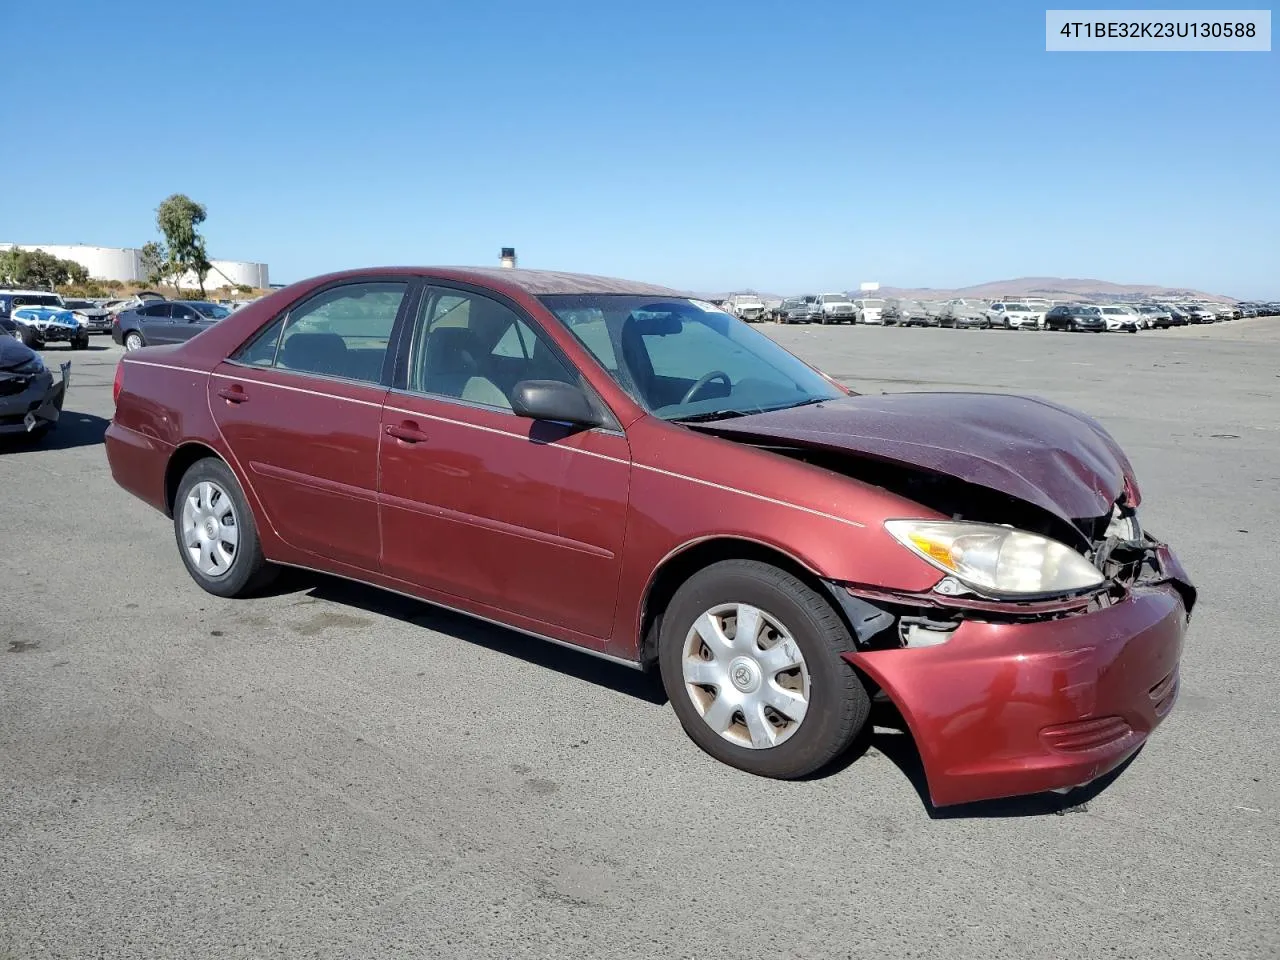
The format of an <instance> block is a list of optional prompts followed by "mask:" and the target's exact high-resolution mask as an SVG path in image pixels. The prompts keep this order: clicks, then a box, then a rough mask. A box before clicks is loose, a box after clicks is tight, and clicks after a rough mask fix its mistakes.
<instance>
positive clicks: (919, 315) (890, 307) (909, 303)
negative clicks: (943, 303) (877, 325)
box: [882, 300, 937, 327]
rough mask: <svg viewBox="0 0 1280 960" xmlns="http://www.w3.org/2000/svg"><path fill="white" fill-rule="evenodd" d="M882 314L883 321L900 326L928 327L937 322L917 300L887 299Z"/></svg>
mask: <svg viewBox="0 0 1280 960" xmlns="http://www.w3.org/2000/svg"><path fill="white" fill-rule="evenodd" d="M882 316H883V317H885V322H887V323H894V324H897V325H898V326H900V327H928V326H932V325H934V324H935V323H936V322H937V321H936V318H934V317H931V316H930V315H929V310H928V308H927V307H926V306H925V305H924V304H923V303H921V302H920V301H919V300H888V301H886V302H885V307H884V313H883V314H882Z"/></svg>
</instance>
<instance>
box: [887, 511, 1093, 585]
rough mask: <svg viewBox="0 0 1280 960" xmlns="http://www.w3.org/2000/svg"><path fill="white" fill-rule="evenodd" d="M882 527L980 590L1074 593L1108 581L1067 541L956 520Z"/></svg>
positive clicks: (895, 523)
mask: <svg viewBox="0 0 1280 960" xmlns="http://www.w3.org/2000/svg"><path fill="white" fill-rule="evenodd" d="M884 526H885V529H886V530H888V531H889V533H890V535H892V536H893V538H894V539H895V540H897V541H898V542H899V543H901V544H902V545H903V546H904V547H906V548H907V549H908V550H910V551H911V552H912V553H914V554H916V555H917V556H918V557H920V558H921V559H923V560H925V561H927V562H928V563H931V564H933V565H934V566H935V567H937V568H938V569H939V570H942V571H944V572H945V573H948V574H950V575H951V576H952V577H954V578H955V579H956V580H958V581H960V582H961V583H963V584H964V585H965V586H967V587H970V588H972V589H973V590H974V591H976V592H978V593H982V594H989V595H993V596H997V597H999V596H1009V597H1033V596H1045V595H1056V594H1067V593H1076V592H1079V591H1081V590H1088V589H1091V588H1093V587H1097V586H1100V585H1101V584H1102V583H1103V582H1104V581H1105V580H1106V578H1105V577H1104V576H1103V574H1102V571H1100V570H1099V569H1098V568H1097V567H1095V566H1094V565H1093V564H1091V563H1090V562H1089V561H1088V560H1086V559H1085V558H1084V557H1083V556H1081V555H1080V554H1079V553H1077V552H1076V551H1075V550H1072V549H1071V548H1070V547H1068V546H1067V545H1065V544H1062V543H1059V542H1058V541H1056V540H1050V539H1049V538H1048V537H1042V536H1040V535H1039V534H1036V533H1028V532H1027V531H1025V530H1017V529H1015V528H1013V527H1006V526H999V525H995V524H987V523H969V522H966V521H952V520H886V521H885V525H884Z"/></svg>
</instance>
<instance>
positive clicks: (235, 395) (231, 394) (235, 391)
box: [218, 384, 249, 403]
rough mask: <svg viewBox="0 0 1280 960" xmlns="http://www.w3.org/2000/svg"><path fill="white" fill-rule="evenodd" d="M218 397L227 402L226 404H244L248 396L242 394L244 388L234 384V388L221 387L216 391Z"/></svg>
mask: <svg viewBox="0 0 1280 960" xmlns="http://www.w3.org/2000/svg"><path fill="white" fill-rule="evenodd" d="M218 396H220V397H221V398H222V399H223V400H225V401H227V403H244V402H245V401H246V400H248V399H249V395H248V394H247V393H245V392H244V388H243V387H241V386H240V384H236V385H235V386H234V387H223V388H222V389H221V390H219V391H218Z"/></svg>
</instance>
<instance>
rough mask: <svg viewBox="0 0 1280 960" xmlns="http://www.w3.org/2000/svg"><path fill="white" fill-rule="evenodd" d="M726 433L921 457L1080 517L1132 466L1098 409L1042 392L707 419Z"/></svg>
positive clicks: (871, 401)
mask: <svg viewBox="0 0 1280 960" xmlns="http://www.w3.org/2000/svg"><path fill="white" fill-rule="evenodd" d="M698 426H699V428H700V429H703V430H705V431H707V432H711V433H714V434H716V435H718V436H721V437H725V438H727V439H743V440H748V439H756V440H764V441H770V442H779V441H780V442H782V443H785V444H788V445H794V446H802V447H810V448H814V449H823V450H829V451H836V452H847V453H850V454H854V455H857V456H864V457H871V458H873V459H878V460H884V461H888V462H892V463H898V464H904V465H907V466H911V467H917V468H919V469H921V470H926V471H929V472H931V473H937V474H943V475H946V476H952V477H956V478H957V479H960V480H964V481H966V482H968V483H973V484H977V485H980V486H983V487H987V488H989V489H992V490H998V491H1001V492H1003V493H1007V494H1010V495H1011V496H1014V497H1018V498H1019V499H1022V500H1025V501H1027V502H1028V503H1032V504H1035V505H1036V506H1038V507H1041V508H1043V509H1045V510H1048V511H1049V512H1051V513H1053V514H1054V515H1055V516H1057V517H1060V518H1061V519H1063V520H1065V521H1067V522H1068V523H1072V522H1074V521H1076V520H1081V519H1085V518H1092V517H1101V516H1104V515H1106V514H1108V513H1110V511H1111V509H1112V505H1113V504H1114V503H1115V501H1116V500H1117V499H1118V498H1119V497H1120V495H1121V494H1122V493H1124V492H1126V490H1128V492H1129V498H1130V501H1131V503H1132V505H1133V506H1137V503H1138V499H1139V494H1138V490H1137V485H1136V483H1135V482H1134V480H1133V467H1132V466H1131V465H1130V463H1129V460H1128V458H1127V457H1126V456H1125V455H1124V452H1123V451H1122V450H1121V449H1120V447H1119V445H1118V444H1117V443H1116V441H1115V440H1114V439H1113V438H1112V437H1111V435H1110V434H1109V433H1107V431H1106V430H1105V429H1104V428H1103V427H1102V425H1101V424H1099V423H1098V422H1097V421H1095V420H1093V419H1092V418H1090V417H1088V416H1086V415H1084V414H1082V413H1078V412H1076V411H1074V410H1070V409H1068V408H1066V407H1061V406H1058V405H1057V404H1055V403H1051V402H1049V401H1048V400H1042V399H1040V398H1037V397H1019V396H1009V395H1006V394H991V393H891V394H882V395H879V396H871V395H868V396H853V397H847V398H841V399H838V400H829V401H825V402H823V403H820V404H812V405H809V406H803V407H793V408H791V409H790V410H777V411H773V412H770V413H757V414H750V415H748V416H745V417H737V418H734V419H733V420H720V421H713V422H710V423H705V424H699V425H698Z"/></svg>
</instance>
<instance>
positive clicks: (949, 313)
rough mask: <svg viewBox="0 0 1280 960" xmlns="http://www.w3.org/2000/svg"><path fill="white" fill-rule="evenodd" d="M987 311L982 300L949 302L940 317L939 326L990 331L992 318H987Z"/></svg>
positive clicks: (962, 299) (961, 298) (960, 299)
mask: <svg viewBox="0 0 1280 960" xmlns="http://www.w3.org/2000/svg"><path fill="white" fill-rule="evenodd" d="M986 310H987V305H986V304H985V303H983V302H982V301H980V300H966V299H964V298H963V297H960V298H957V299H955V300H948V301H947V302H946V304H945V305H944V306H943V308H942V312H941V313H940V314H939V316H938V325H939V326H941V327H956V328H959V327H972V328H976V329H979V330H989V329H990V328H991V318H990V317H988V316H987V312H986Z"/></svg>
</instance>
